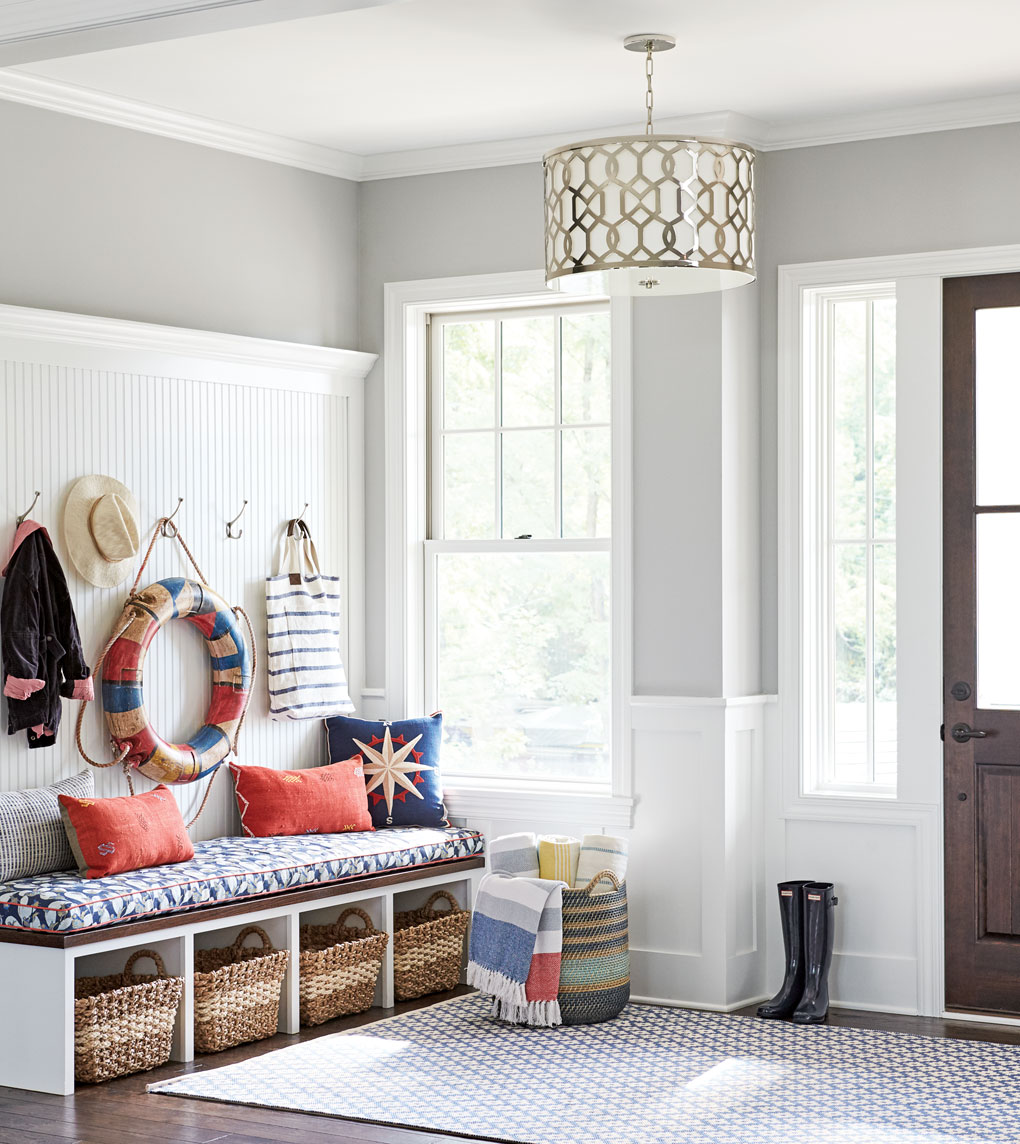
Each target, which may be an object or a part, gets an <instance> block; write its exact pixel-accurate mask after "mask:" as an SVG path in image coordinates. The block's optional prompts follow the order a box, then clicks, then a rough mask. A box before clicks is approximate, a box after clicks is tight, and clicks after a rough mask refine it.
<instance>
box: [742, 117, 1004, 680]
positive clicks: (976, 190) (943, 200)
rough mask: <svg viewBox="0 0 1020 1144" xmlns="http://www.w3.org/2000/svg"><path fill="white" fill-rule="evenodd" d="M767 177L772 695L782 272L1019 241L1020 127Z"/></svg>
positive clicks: (931, 138) (800, 164) (795, 160)
mask: <svg viewBox="0 0 1020 1144" xmlns="http://www.w3.org/2000/svg"><path fill="white" fill-rule="evenodd" d="M759 173H760V182H759V208H758V209H759V213H758V239H759V245H758V280H759V283H760V289H761V299H762V306H761V361H762V458H761V464H762V469H761V477H762V484H761V517H762V676H763V690H765V691H771V692H774V691H775V690H776V686H777V677H778V651H777V647H778V645H777V636H776V628H777V607H778V605H777V556H776V529H777V501H776V481H777V477H776V473H777V469H776V462H777V458H776V425H777V422H776V417H777V413H776V327H777V317H778V316H777V302H776V281H777V279H776V271H777V267H779V266H781V265H784V264H786V263H794V262H816V261H822V260H827V259H834V258H866V257H871V256H876V257H877V256H880V255H893V254H912V253H917V252H920V251H928V250H954V249H964V248H967V247H976V246H997V245H1000V244H1003V243H1016V242H1020V210H1018V209H1017V187H1018V186H1020V124H1015V123H1013V124H1006V125H1004V126H999V127H982V128H971V129H968V130H966V131H946V132H940V133H933V134H929V135H911V136H907V137H903V138H898V139H877V140H869V141H866V142H862V143H845V144H838V145H832V146H827V147H810V148H802V149H799V150H794V151H773V152H771V153H770V154H767V155H763V156H761V161H760V169H759Z"/></svg>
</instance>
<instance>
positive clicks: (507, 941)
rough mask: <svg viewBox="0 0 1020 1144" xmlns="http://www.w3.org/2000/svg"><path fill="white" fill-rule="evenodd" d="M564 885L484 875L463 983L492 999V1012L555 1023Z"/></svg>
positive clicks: (526, 1020) (524, 1021)
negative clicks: (465, 981)
mask: <svg viewBox="0 0 1020 1144" xmlns="http://www.w3.org/2000/svg"><path fill="white" fill-rule="evenodd" d="M562 949H563V883H562V882H549V881H543V880H542V879H540V878H515V877H512V876H511V875H508V874H488V875H487V876H486V877H485V878H483V879H482V883H481V885H480V886H479V887H478V894H477V896H476V898H475V909H474V917H473V918H472V921H471V942H470V950H469V960H468V968H467V981H468V984H469V985H473V986H475V988H476V989H478V990H480V991H481V992H482V993H485V994H487V995H488V996H489V997H491V998H492V1013H493V1016H495V1017H499V1018H501V1019H502V1020H504V1021H509V1022H511V1023H512V1024H518V1025H559V1024H560V1023H561V1018H560V1006H559V1001H558V1000H557V994H558V992H559V983H560V960H561V954H562Z"/></svg>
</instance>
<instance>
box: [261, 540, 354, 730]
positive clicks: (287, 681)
mask: <svg viewBox="0 0 1020 1144" xmlns="http://www.w3.org/2000/svg"><path fill="white" fill-rule="evenodd" d="M266 628H267V635H268V638H267V645H268V649H269V654H268V664H267V668H266V679H267V680H268V681H269V715H270V718H272V719H276V720H279V721H282V720H285V719H324V718H325V717H326V716H328V715H346V714H348V713H349V712H351V711H353V710H354V704H353V703H352V702H351V697H350V694H349V693H348V690H347V674H346V672H345V671H344V664H343V658H342V656H341V652H340V578H339V577H338V576H324V575H323V574H322V572H321V571H320V569H319V555H318V553H317V552H316V551H315V544H314V543H313V541H312V538H311V534H310V533H309V531H308V526H307V525H306V524H305V522H304V521H303V520H292V521H290V523H289V524H288V525H287V533H286V535H285V536H284V538H283V544H282V550H281V552H280V559H279V562H278V568H277V574H276V575H275V576H269V577H267V578H266Z"/></svg>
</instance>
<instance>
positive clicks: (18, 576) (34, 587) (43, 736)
mask: <svg viewBox="0 0 1020 1144" xmlns="http://www.w3.org/2000/svg"><path fill="white" fill-rule="evenodd" d="M3 575H4V593H3V599H2V600H0V655H2V662H3V678H4V689H3V690H4V695H6V696H7V733H8V734H10V735H13V734H14V733H15V732H16V731H21V730H23V729H27V730H28V745H29V746H30V747H49V746H51V745H52V744H53V742H54V741H55V739H56V734H57V728H58V727H59V726H60V698H61V696H63V697H64V698H66V699H91V698H92V680H91V679H90V675H91V672H90V671H89V666H88V664H87V663H86V662H85V657H84V655H83V654H82V648H81V639H80V637H79V635H78V623H77V621H76V620H75V618H74V609H73V608H72V606H71V595H70V593H69V592H68V590H67V580H66V579H65V578H64V571H63V569H62V568H61V567H60V562H59V561H58V560H57V555H56V553H55V552H54V551H53V545H52V544H51V543H50V538H49V536H48V535H47V532H46V529H45V528H43V527H42V525H40V524H37V523H36V522H35V521H31V520H26V521H25V522H24V524H22V525H21V526H20V528H19V529H18V532H17V535H16V536H15V538H14V552H13V554H12V555H11V558H10V560H9V561H8V562H7V567H6V568H5V569H4V570H3Z"/></svg>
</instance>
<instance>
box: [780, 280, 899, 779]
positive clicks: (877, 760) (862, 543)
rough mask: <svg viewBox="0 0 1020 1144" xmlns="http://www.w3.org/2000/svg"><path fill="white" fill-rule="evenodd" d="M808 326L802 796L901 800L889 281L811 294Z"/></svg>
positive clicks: (804, 385) (893, 321)
mask: <svg viewBox="0 0 1020 1144" xmlns="http://www.w3.org/2000/svg"><path fill="white" fill-rule="evenodd" d="M803 320H804V331H805V334H806V337H805V340H804V358H803V362H802V370H801V379H802V387H801V410H802V417H801V433H802V437H801V445H802V453H801V455H802V458H803V465H802V471H801V482H802V483H801V497H802V500H801V513H802V515H801V519H802V525H803V527H802V534H801V535H802V549H801V560H802V564H801V575H802V582H803V585H804V593H803V609H804V610H803V617H802V629H801V630H802V635H803V647H802V658H801V663H802V676H801V678H802V695H801V711H802V734H803V738H802V742H803V744H804V750H803V754H802V766H803V772H802V782H803V789H804V790H805V792H806V793H819V794H840V793H843V794H858V795H895V793H896V769H897V687H896V660H897V655H896V618H897V612H896V297H895V292H894V287H893V286H892V285H891V284H875V285H867V284H861V285H854V286H849V287H834V288H832V289H829V290H826V289H817V290H809V291H806V292H805V295H804V310H803Z"/></svg>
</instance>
